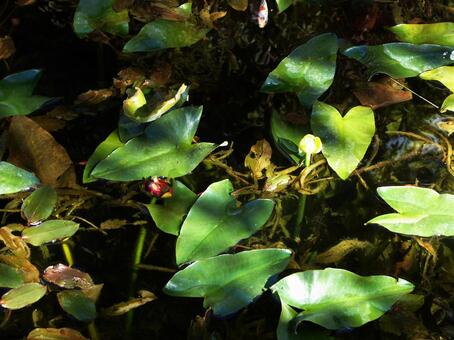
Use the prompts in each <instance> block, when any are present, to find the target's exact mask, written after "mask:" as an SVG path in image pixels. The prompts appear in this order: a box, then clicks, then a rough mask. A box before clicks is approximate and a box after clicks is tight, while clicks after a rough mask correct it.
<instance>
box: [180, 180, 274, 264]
mask: <svg viewBox="0 0 454 340" xmlns="http://www.w3.org/2000/svg"><path fill="white" fill-rule="evenodd" d="M232 191H233V186H232V183H231V182H230V181H229V180H228V179H226V180H223V181H220V182H216V183H213V184H211V185H210V186H209V187H208V188H207V189H206V190H205V191H204V192H203V193H202V195H201V196H200V197H199V198H198V199H197V201H196V202H195V203H194V205H193V206H192V208H191V210H190V211H189V214H188V216H187V217H186V219H185V220H184V222H183V225H182V226H181V230H180V236H179V237H178V239H177V246H176V260H177V263H178V264H182V263H185V262H188V261H195V260H200V259H203V258H207V257H210V256H214V255H217V254H219V253H221V252H223V251H225V250H226V249H228V248H229V247H231V246H233V245H235V244H236V243H237V242H238V241H240V240H242V239H244V238H247V237H249V236H251V235H252V234H254V233H255V232H256V231H257V230H259V229H260V228H261V227H262V226H263V225H264V224H265V222H266V221H267V220H268V218H269V217H270V215H271V213H272V212H273V207H274V202H273V201H272V200H269V199H257V200H254V201H251V202H247V203H245V204H243V205H242V206H241V207H239V208H238V207H237V204H236V201H235V199H234V198H233V197H232V196H231V195H230V193H231V192H232Z"/></svg>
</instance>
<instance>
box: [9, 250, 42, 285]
mask: <svg viewBox="0 0 454 340" xmlns="http://www.w3.org/2000/svg"><path fill="white" fill-rule="evenodd" d="M0 262H3V263H5V264H7V265H9V266H11V267H14V268H17V269H20V270H21V271H22V273H23V274H22V278H23V279H24V282H25V283H28V282H39V270H38V269H37V268H36V267H35V266H34V265H33V264H32V263H31V262H30V261H29V260H28V259H26V258H25V257H20V256H15V255H2V254H0Z"/></svg>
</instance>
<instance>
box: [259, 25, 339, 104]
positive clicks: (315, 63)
mask: <svg viewBox="0 0 454 340" xmlns="http://www.w3.org/2000/svg"><path fill="white" fill-rule="evenodd" d="M337 49H338V43H337V37H336V35H335V34H334V33H325V34H321V35H318V36H316V37H314V38H312V39H311V40H309V41H308V42H307V43H305V44H303V45H301V46H299V47H297V48H296V49H295V50H294V51H293V52H292V53H290V54H289V55H288V56H287V57H286V58H285V59H284V60H282V61H281V62H280V63H279V65H278V66H277V68H276V69H274V70H273V71H272V72H271V73H270V74H269V75H268V78H266V80H265V82H264V83H263V85H262V88H261V91H263V92H295V93H296V94H297V95H298V98H299V100H300V102H301V103H302V104H303V105H306V106H310V105H312V104H313V103H314V101H315V100H317V99H318V97H320V96H321V95H322V94H323V93H324V92H325V91H326V90H327V89H328V88H329V87H330V86H331V84H332V82H333V79H334V74H335V72H336V57H337Z"/></svg>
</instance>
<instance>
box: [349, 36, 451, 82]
mask: <svg viewBox="0 0 454 340" xmlns="http://www.w3.org/2000/svg"><path fill="white" fill-rule="evenodd" d="M343 54H345V55H346V56H347V57H349V58H353V59H356V60H358V61H359V62H361V63H363V64H365V65H366V66H367V67H368V68H369V74H370V76H373V75H374V74H377V73H384V74H387V75H389V76H391V77H394V78H407V77H415V76H417V75H418V74H420V73H423V72H425V71H429V70H432V69H434V68H437V67H440V66H445V65H449V64H453V63H454V48H451V47H448V46H439V45H427V44H426V45H413V44H408V43H389V44H383V45H376V46H367V45H361V46H353V47H350V48H348V49H346V50H345V51H344V52H343Z"/></svg>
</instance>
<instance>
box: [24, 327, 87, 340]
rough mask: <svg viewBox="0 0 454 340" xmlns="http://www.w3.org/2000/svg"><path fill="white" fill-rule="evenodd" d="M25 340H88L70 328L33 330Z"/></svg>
mask: <svg viewBox="0 0 454 340" xmlns="http://www.w3.org/2000/svg"><path fill="white" fill-rule="evenodd" d="M27 340H88V338H86V337H84V336H83V335H82V334H80V333H79V332H78V331H76V330H74V329H71V328H35V329H34V330H32V331H31V332H30V333H28V335H27Z"/></svg>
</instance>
